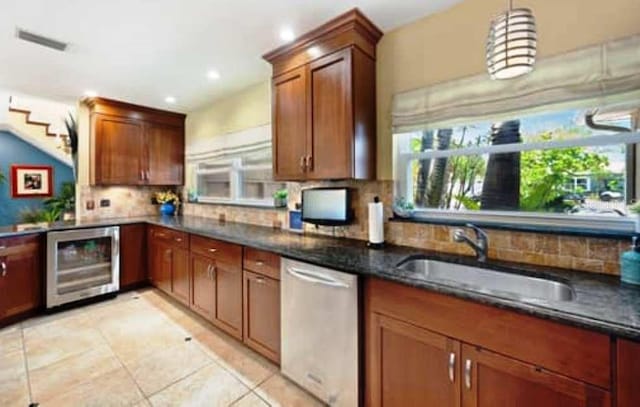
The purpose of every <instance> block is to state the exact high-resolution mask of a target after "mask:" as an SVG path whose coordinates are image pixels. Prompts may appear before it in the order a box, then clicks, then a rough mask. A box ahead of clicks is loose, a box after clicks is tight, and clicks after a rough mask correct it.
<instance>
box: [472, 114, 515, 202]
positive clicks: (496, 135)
mask: <svg viewBox="0 0 640 407" xmlns="http://www.w3.org/2000/svg"><path fill="white" fill-rule="evenodd" d="M520 142H521V138H520V121H519V120H510V121H506V122H503V123H496V124H494V125H493V126H491V145H494V146H495V145H500V144H510V143H520ZM480 207H481V208H482V209H497V210H518V209H519V208H520V153H519V152H516V153H499V154H491V155H489V162H488V163H487V172H486V173H485V176H484V182H483V185H482V195H481V197H480Z"/></svg>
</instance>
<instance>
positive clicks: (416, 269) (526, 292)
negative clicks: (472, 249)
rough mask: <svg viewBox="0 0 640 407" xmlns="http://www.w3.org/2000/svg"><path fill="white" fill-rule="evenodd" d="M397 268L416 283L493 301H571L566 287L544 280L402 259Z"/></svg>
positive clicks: (494, 271)
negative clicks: (450, 288)
mask: <svg viewBox="0 0 640 407" xmlns="http://www.w3.org/2000/svg"><path fill="white" fill-rule="evenodd" d="M398 268H400V269H401V270H406V271H410V272H412V273H415V274H416V277H418V278H420V279H425V280H429V281H432V282H435V283H439V284H443V285H450V286H455V287H459V288H464V289H468V290H472V291H476V292H480V293H484V294H489V295H494V296H496V297H506V298H510V299H514V298H515V299H517V300H521V301H572V300H573V299H574V298H575V292H574V290H573V289H572V288H571V286H570V285H568V284H565V283H563V282H560V281H554V280H551V279H547V278H541V277H531V276H526V275H520V274H515V273H510V272H503V271H496V270H491V269H488V268H482V267H474V266H467V265H463V264H455V263H446V262H442V261H437V260H431V259H425V258H408V259H405V260H403V261H402V262H401V263H400V264H399V265H398Z"/></svg>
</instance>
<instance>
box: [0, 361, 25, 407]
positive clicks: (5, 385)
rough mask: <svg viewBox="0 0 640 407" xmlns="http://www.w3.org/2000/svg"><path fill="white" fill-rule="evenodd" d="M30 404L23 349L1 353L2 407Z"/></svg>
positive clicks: (0, 386) (0, 399) (20, 406)
mask: <svg viewBox="0 0 640 407" xmlns="http://www.w3.org/2000/svg"><path fill="white" fill-rule="evenodd" d="M28 404H29V387H28V386H27V371H26V368H25V364H24V354H23V353H22V349H14V350H13V351H11V352H6V353H4V352H3V353H0V406H3V407H4V406H19V407H24V406H27V405H28Z"/></svg>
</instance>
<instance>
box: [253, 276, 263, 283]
mask: <svg viewBox="0 0 640 407" xmlns="http://www.w3.org/2000/svg"><path fill="white" fill-rule="evenodd" d="M255 282H256V283H258V284H264V278H262V277H256V279H255Z"/></svg>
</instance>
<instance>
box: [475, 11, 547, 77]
mask: <svg viewBox="0 0 640 407" xmlns="http://www.w3.org/2000/svg"><path fill="white" fill-rule="evenodd" d="M508 6H509V9H508V10H507V11H506V12H504V13H502V14H500V15H499V16H497V17H496V18H494V19H493V21H491V28H490V29H489V37H488V38H487V55H486V57H487V70H488V71H489V76H491V79H511V78H516V77H518V76H522V75H525V74H527V73H529V72H531V71H532V70H533V65H534V64H535V62H536V46H537V34H536V19H535V17H534V16H533V13H532V12H531V10H530V9H528V8H515V9H514V8H513V0H509V2H508Z"/></svg>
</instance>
